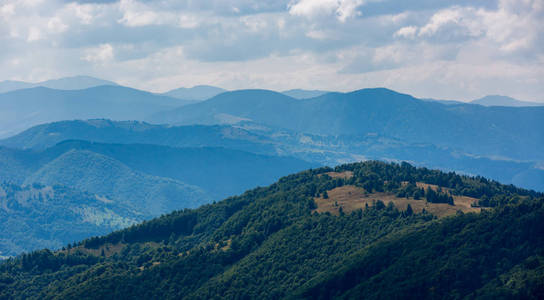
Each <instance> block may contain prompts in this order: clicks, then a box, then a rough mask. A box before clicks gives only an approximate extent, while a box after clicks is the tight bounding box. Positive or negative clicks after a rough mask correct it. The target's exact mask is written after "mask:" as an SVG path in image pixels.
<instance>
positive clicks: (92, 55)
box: [82, 44, 113, 62]
mask: <svg viewBox="0 0 544 300" xmlns="http://www.w3.org/2000/svg"><path fill="white" fill-rule="evenodd" d="M82 59H83V60H86V61H88V62H107V61H111V60H112V59H113V47H112V46H111V45H110V44H102V45H99V46H98V47H93V48H90V49H87V50H85V56H83V57H82Z"/></svg>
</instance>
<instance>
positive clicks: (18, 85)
mask: <svg viewBox="0 0 544 300" xmlns="http://www.w3.org/2000/svg"><path fill="white" fill-rule="evenodd" d="M101 85H117V83H115V82H113V81H109V80H104V79H99V78H94V77H90V76H73V77H63V78H59V79H52V80H46V81H41V82H37V83H29V82H24V81H13V80H6V81H1V82H0V93H7V92H11V91H15V90H21V89H28V88H34V87H46V88H50V89H57V90H82V89H88V88H92V87H97V86H101Z"/></svg>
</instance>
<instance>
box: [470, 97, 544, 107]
mask: <svg viewBox="0 0 544 300" xmlns="http://www.w3.org/2000/svg"><path fill="white" fill-rule="evenodd" d="M470 103H472V104H479V105H483V106H513V107H520V106H544V103H538V102H529V101H520V100H517V99H514V98H511V97H507V96H500V95H489V96H485V97H483V98H480V99H476V100H473V101H471V102H470Z"/></svg>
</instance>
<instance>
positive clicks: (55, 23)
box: [47, 17, 68, 33]
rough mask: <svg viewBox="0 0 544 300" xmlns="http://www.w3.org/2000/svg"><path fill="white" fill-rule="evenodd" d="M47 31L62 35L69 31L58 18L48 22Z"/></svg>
mask: <svg viewBox="0 0 544 300" xmlns="http://www.w3.org/2000/svg"><path fill="white" fill-rule="evenodd" d="M47 29H49V31H50V32H53V33H62V32H64V31H66V30H67V29H68V25H66V24H64V23H63V22H62V20H61V19H60V18H58V17H53V18H51V19H50V20H49V22H47Z"/></svg>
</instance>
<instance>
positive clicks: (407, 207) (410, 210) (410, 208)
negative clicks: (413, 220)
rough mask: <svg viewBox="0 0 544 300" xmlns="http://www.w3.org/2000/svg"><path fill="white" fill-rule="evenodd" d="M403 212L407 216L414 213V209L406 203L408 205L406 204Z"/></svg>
mask: <svg viewBox="0 0 544 300" xmlns="http://www.w3.org/2000/svg"><path fill="white" fill-rule="evenodd" d="M405 214H406V216H408V217H409V216H411V215H413V214H414V211H413V210H412V205H410V204H408V206H406V212H405Z"/></svg>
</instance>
